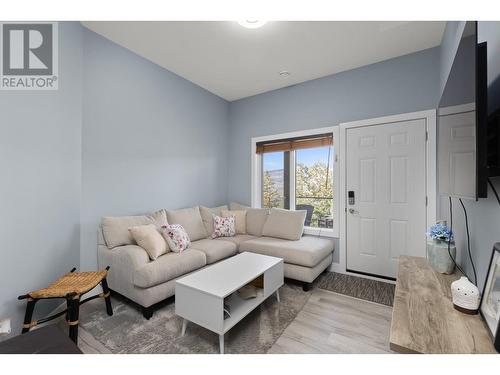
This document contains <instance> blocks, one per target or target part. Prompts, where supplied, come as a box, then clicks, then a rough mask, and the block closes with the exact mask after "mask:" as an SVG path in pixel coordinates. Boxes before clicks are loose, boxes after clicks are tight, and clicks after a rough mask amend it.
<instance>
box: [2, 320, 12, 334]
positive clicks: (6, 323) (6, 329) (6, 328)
mask: <svg viewBox="0 0 500 375" xmlns="http://www.w3.org/2000/svg"><path fill="white" fill-rule="evenodd" d="M10 332H11V328H10V319H4V320H0V335H8V334H10Z"/></svg>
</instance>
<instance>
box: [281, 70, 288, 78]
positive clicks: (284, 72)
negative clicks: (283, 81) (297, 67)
mask: <svg viewBox="0 0 500 375" xmlns="http://www.w3.org/2000/svg"><path fill="white" fill-rule="evenodd" d="M289 75H290V72H289V71H288V70H282V71H281V72H280V76H282V77H288V76H289Z"/></svg>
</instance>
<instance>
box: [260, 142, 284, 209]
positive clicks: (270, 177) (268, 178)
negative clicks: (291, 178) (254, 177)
mask: <svg viewBox="0 0 500 375" xmlns="http://www.w3.org/2000/svg"><path fill="white" fill-rule="evenodd" d="M289 158H290V154H289V152H283V151H281V152H269V153H265V154H263V155H262V207H267V208H273V207H278V208H290V195H289V194H287V193H285V180H287V189H286V190H287V192H289V191H290V189H289V186H290V185H289V184H288V179H285V169H286V170H287V172H286V174H287V175H288V174H289V173H288V170H289V169H288V168H286V167H287V164H288V163H285V160H286V161H288V160H289Z"/></svg>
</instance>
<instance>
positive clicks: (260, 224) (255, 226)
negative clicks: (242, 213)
mask: <svg viewBox="0 0 500 375" xmlns="http://www.w3.org/2000/svg"><path fill="white" fill-rule="evenodd" d="M268 215H269V209H267V208H248V209H247V233H248V234H251V235H252V236H257V237H260V236H262V228H264V224H265V223H266V220H267V216H268Z"/></svg>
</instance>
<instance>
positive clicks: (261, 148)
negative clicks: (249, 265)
mask: <svg viewBox="0 0 500 375" xmlns="http://www.w3.org/2000/svg"><path fill="white" fill-rule="evenodd" d="M255 150H256V163H257V164H256V165H257V167H256V168H255V170H256V172H257V173H258V175H257V176H254V180H256V181H258V185H257V186H255V185H254V186H255V188H256V189H257V190H258V191H257V194H258V196H257V197H256V199H255V201H254V202H253V204H254V205H256V206H261V207H267V208H273V207H277V208H290V209H297V210H306V211H307V216H306V222H305V224H306V227H308V228H311V230H313V231H314V230H316V231H317V230H319V229H317V228H325V229H330V230H332V229H334V228H336V219H335V215H334V213H335V210H334V207H335V203H334V202H335V199H334V185H335V180H334V172H335V168H334V160H335V158H334V155H335V147H334V144H333V136H332V133H323V134H312V135H307V136H301V137H294V138H285V139H284V138H281V137H276V138H275V139H272V138H270V139H266V140H265V141H261V142H255Z"/></svg>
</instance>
